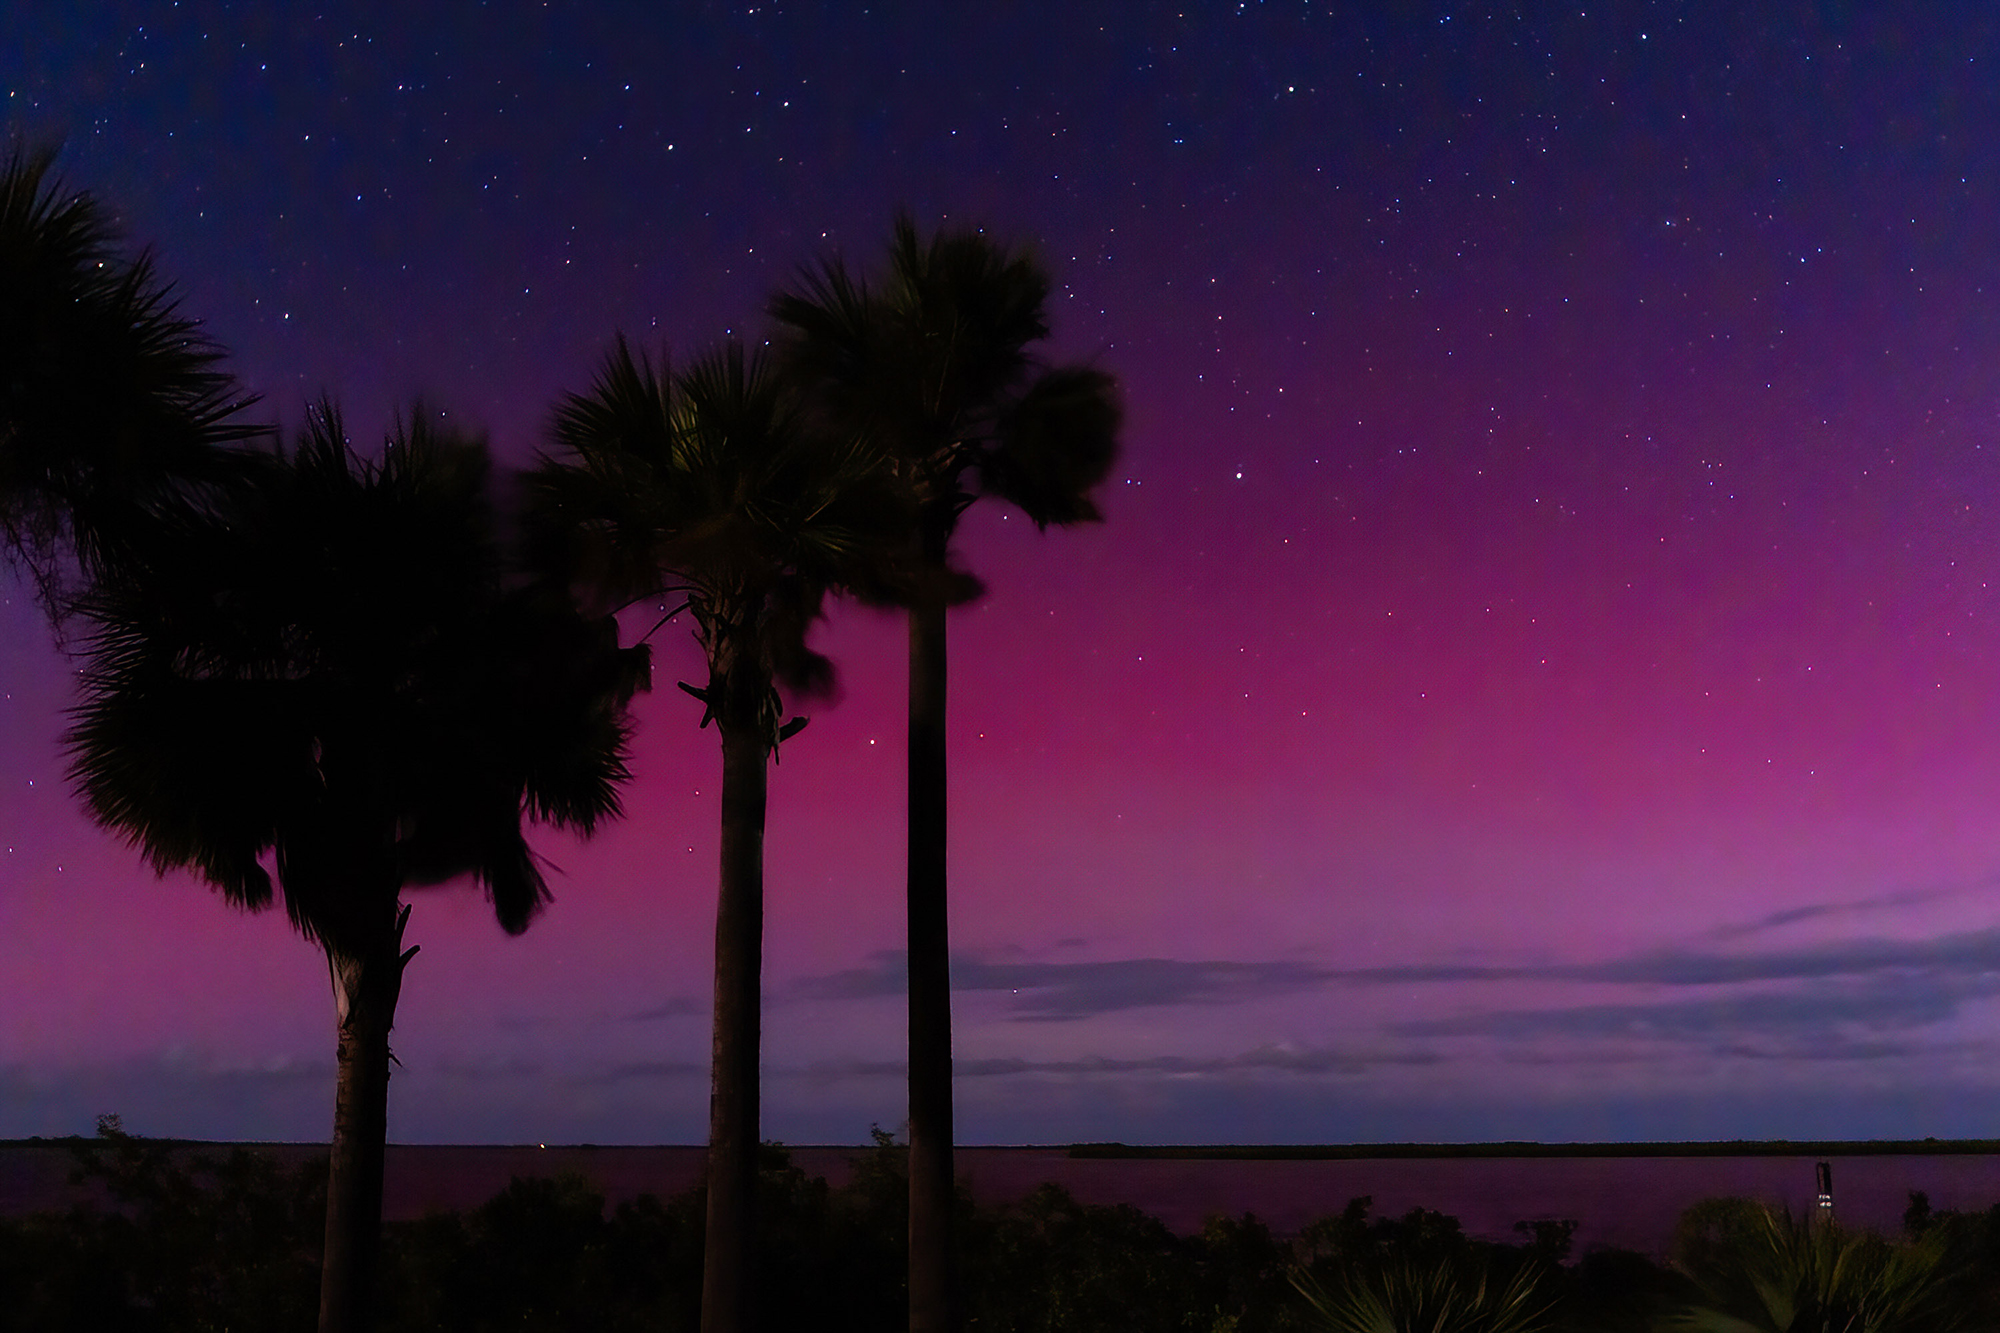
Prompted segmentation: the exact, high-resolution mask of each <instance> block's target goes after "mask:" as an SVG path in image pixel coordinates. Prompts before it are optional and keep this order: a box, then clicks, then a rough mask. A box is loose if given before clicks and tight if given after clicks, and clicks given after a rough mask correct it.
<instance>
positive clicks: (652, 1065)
mask: <svg viewBox="0 0 2000 1333" xmlns="http://www.w3.org/2000/svg"><path fill="white" fill-rule="evenodd" d="M707 1077H708V1066H707V1065H705V1064H702V1063H700V1062H699V1061H695V1060H633V1061H629V1062H627V1063H625V1064H616V1065H610V1066H608V1067H606V1068H604V1069H593V1070H589V1071H586V1072H583V1073H579V1074H573V1075H570V1076H569V1078H568V1079H567V1080H566V1081H567V1082H569V1083H571V1084H575V1085H578V1086H585V1087H604V1086H609V1085H613V1084H620V1083H653V1082H658V1081H660V1080H662V1079H683V1078H707Z"/></svg>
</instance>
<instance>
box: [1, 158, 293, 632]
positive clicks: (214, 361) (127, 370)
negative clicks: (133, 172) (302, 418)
mask: <svg viewBox="0 0 2000 1333" xmlns="http://www.w3.org/2000/svg"><path fill="white" fill-rule="evenodd" d="M53 160H54V159H53V154H50V153H46V152H43V153H30V152H28V151H26V150H25V149H23V148H21V147H19V146H16V147H15V148H14V149H13V150H12V152H11V153H10V155H9V156H8V158H7V160H6V162H5V164H4V165H0V312H4V315H0V364H5V365H7V366H8V367H9V372H8V374H7V375H6V376H5V377H4V379H3V380H0V537H4V539H5V541H6V543H7V546H8V554H9V555H10V557H11V558H13V559H14V560H16V561H17V562H19V563H21V564H23V565H24V566H25V567H26V568H27V569H28V570H29V572H30V573H31V574H32V575H33V577H34V578H35V580H36V583H37V586H38V590H39V591H40V593H41V595H42V599H43V601H44V603H45V605H46V606H47V608H48V609H49V610H50V612H51V613H52V614H54V615H56V616H58V617H61V616H63V615H65V614H67V610H68V606H67V603H68V594H67V592H66V589H67V587H68V586H69V584H70V583H71V582H73V577H72V570H71V563H72V562H73V563H74V566H76V567H78V568H80V570H81V572H83V573H85V574H91V575H95V574H99V573H102V572H103V571H105V570H106V569H109V568H111V567H113V566H114V565H116V564H117V563H118V562H120V561H121V560H123V559H125V558H127V556H128V555H129V554H130V551H131V548H132V547H133V545H134V544H135V543H143V542H144V541H146V540H147V538H146V535H145V533H146V528H147V525H148V522H149V520H150V519H151V518H152V516H153V513H154V509H155V506H156V505H157V504H158V503H159V501H160V500H161V498H162V497H163V496H166V495H169V494H173V493H186V492H190V491H192V492H196V493H207V492H211V491H213V490H215V489H217V488H224V489H226V488H228V487H230V486H233V485H237V484H240V482H241V481H242V479H243V476H244V474H245V472H246V471H247V470H254V468H255V467H256V466H257V465H258V464H257V456H256V455H255V454H254V453H246V452H244V451H242V450H239V449H237V448H234V447H232V446H235V445H238V444H240V443H241V442H243V441H246V440H250V439H253V438H256V437H259V436H262V435H265V434H267V433H268V430H267V428H266V427H263V426H261V425H259V424H255V423H252V422H249V421H248V420H246V418H245V417H244V416H243V413H244V412H245V411H246V410H247V409H248V408H249V407H250V405H251V404H252V403H253V402H254V401H255V399H254V397H252V396H251V395H247V394H245V393H243V392H242V391H241V390H240V389H239V388H237V387H236V385H235V384H234V382H233V381H232V380H231V379H230V377H229V376H228V375H227V374H225V373H224V372H223V371H222V369H221V360H222V355H223V353H222V350H221V349H220V348H219V347H218V346H216V345H215V344H214V343H213V342H211V341H210V340H209V339H208V338H207V337H206V335H205V334H203V333H202V331H201V327H200V325H199V324H198V323H196V322H195V321H194V320H192V319H189V318H188V317H186V316H185V315H183V314H182V313H181V312H180V309H179V306H178V304H177V301H176V299H175V297H174V295H173V292H172V289H171V288H170V287H169V286H167V285H166V284H165V283H164V282H162V281H161V280H160V279H159V277H158V276H157V274H156V273H155V271H154V267H153V262H152V259H151V257H150V256H149V255H145V254H141V255H139V256H138V257H137V258H135V259H131V260H127V259H124V258H122V257H121V256H120V254H119V253H118V249H117V246H116V237H115V235H114V233H113V230H112V228H111V226H110V224H109V221H108V220H107V218H106V217H105V215H104V212H103V210H102V209H101V208H100V206H99V205H98V204H97V202H96V201H95V200H94V199H92V198H91V197H90V196H89V195H87V194H84V193H81V192H73V191H70V190H68V189H67V188H65V187H64V186H63V184H62V183H61V182H60V181H59V180H58V179H57V178H56V177H55V176H54V175H53Z"/></svg>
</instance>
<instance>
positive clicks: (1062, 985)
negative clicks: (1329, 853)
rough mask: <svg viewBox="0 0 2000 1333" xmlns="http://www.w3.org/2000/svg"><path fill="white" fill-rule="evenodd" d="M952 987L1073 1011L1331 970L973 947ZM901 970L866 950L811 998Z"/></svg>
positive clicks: (872, 983) (1235, 991)
mask: <svg viewBox="0 0 2000 1333" xmlns="http://www.w3.org/2000/svg"><path fill="white" fill-rule="evenodd" d="M951 974H952V989H953V990H955V991H967V992H977V991H985V992H1000V991H1005V992H1008V993H1009V994H1010V995H1012V996H1014V997H1016V998H1015V999H1014V1001H1013V1003H1012V1009H1013V1012H1014V1013H1015V1014H1016V1016H1018V1017H1021V1018H1026V1019H1041V1020H1050V1019H1076V1018H1087V1017H1091V1016H1093V1015H1096V1014H1105V1013H1115V1012H1117V1011H1118V1010H1121V1009H1138V1008H1150V1007H1158V1006H1162V1005H1175V1004H1217V1003H1221V1004H1227V1003H1233V1002H1236V1001H1239V1000H1247V999H1254V998H1257V997H1260V996H1265V995H1277V994H1283V993H1286V992H1290V991H1297V990H1303V989H1306V988H1309V987H1312V986H1317V985H1320V984H1322V983H1324V982H1325V981H1327V980H1328V979H1329V978H1331V977H1333V976H1334V975H1335V974H1334V973H1331V972H1329V971H1328V970H1327V969H1325V968H1321V967H1316V966H1314V965H1312V964H1310V963H1301V962H1293V961H1285V960H1277V961H1268V962H1225V961H1212V960H1211V961H1183V960H1181V959H1175V958H1114V959H1109V960H1105V961H1101V962H1082V963H1036V962H994V961H989V960H987V959H985V958H981V957H979V956H978V955H975V954H960V955H956V956H954V957H953V959H952V964H951ZM906 976H907V973H906V971H905V968H904V963H903V954H902V952H901V951H900V950H885V951H883V952H880V953H877V954H874V955H871V957H870V960H869V963H868V965H867V966H865V967H859V968H853V969H850V970H848V971H844V972H836V973H833V974H831V975H829V976H825V977H816V978H807V979H805V980H803V981H801V982H800V983H799V994H800V995H801V996H803V997H805V998H809V999H820V1000H826V999H869V998H875V997H880V996H889V995H902V994H903V993H904V991H905V989H906V986H907V981H906Z"/></svg>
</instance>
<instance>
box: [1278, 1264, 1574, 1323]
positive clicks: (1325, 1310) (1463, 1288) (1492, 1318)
mask: <svg viewBox="0 0 2000 1333" xmlns="http://www.w3.org/2000/svg"><path fill="white" fill-rule="evenodd" d="M1547 1278H1548V1270H1547V1269H1545V1268H1543V1267H1542V1266H1541V1265H1539V1264H1536V1263H1526V1264H1522V1265H1521V1266H1519V1267H1517V1268H1515V1269H1513V1271H1512V1272H1510V1273H1504V1274H1503V1273H1501V1272H1500V1271H1498V1270H1497V1269H1496V1268H1495V1267H1493V1266H1492V1265H1490V1264H1486V1263H1482V1262H1481V1261H1479V1260H1478V1259H1476V1258H1473V1257H1471V1256H1463V1257H1455V1258H1445V1259H1439V1260H1435V1261H1431V1262H1424V1261H1421V1260H1410V1259H1390V1260H1387V1261H1385V1262H1384V1263H1383V1264H1382V1265H1381V1266H1380V1267H1377V1268H1360V1269H1357V1270H1355V1271H1351V1272H1350V1273H1349V1274H1348V1275H1347V1277H1346V1279H1345V1280H1344V1281H1342V1282H1340V1283H1338V1284H1337V1285H1334V1286H1333V1287H1331V1288H1329V1287H1327V1286H1323V1285H1322V1284H1321V1283H1320V1282H1319V1281H1318V1280H1316V1279H1315V1278H1313V1277H1311V1276H1309V1275H1305V1274H1294V1275H1293V1277H1292V1285H1294V1286H1295V1287H1297V1288H1298V1289H1299V1294H1300V1295H1301V1296H1303V1297H1305V1300H1306V1304H1307V1305H1308V1306H1309V1307H1310V1308H1311V1310H1312V1317H1313V1319H1314V1321H1315V1323H1316V1325H1317V1327H1319V1328H1322V1329H1325V1330H1327V1333H1542V1331H1543V1330H1546V1329H1553V1328H1554V1327H1556V1324H1555V1315H1554V1310H1555V1300H1554V1298H1553V1297H1551V1296H1550V1295H1549V1294H1548V1291H1547V1286H1548V1283H1547Z"/></svg>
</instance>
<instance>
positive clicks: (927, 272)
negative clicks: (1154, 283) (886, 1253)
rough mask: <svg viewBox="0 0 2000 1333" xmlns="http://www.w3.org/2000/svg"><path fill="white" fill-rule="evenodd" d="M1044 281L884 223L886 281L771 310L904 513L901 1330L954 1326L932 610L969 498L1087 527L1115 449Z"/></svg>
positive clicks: (821, 277) (941, 649)
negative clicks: (1056, 335)
mask: <svg viewBox="0 0 2000 1333" xmlns="http://www.w3.org/2000/svg"><path fill="white" fill-rule="evenodd" d="M1048 292H1049V278H1048V274H1047V273H1046V272H1045V271H1044V270H1043V269H1042V267H1041V265H1040V264H1039V263H1037V262H1036V260H1035V259H1034V258H1033V257H1032V256H1031V255H1029V254H1028V253H1026V252H1024V251H1020V250H1010V249H1008V248H1006V247H1004V246H1002V245H999V244H997V243H995V242H994V241H993V240H991V239H989V238H988V237H986V236H984V235H982V234H980V233H978V232H971V231H957V232H953V231H940V232H939V233H938V234H936V235H935V236H933V237H932V238H931V239H930V241H929V242H928V243H926V242H924V241H922V240H920V239H919V237H918V235H917V230H916V226H915V224H914V223H913V222H912V221H911V220H910V219H909V217H907V216H899V217H898V218H897V219H896V222H895V227H894V235H893V238H892V240H891V243H890V247H889V264H888V271H887V273H886V275H885V276H884V277H883V279H882V280H881V282H880V283H879V285H876V286H873V287H871V286H870V285H869V284H868V283H866V282H865V281H863V280H861V279H858V278H856V277H854V276H853V275H851V274H850V273H849V272H848V271H847V268H846V266H845V265H844V264H843V263H842V262H841V261H840V260H839V259H837V258H835V259H830V260H827V261H824V262H823V263H821V264H820V265H818V266H817V267H816V268H812V269H809V270H807V271H806V273H805V274H803V275H802V277H801V278H800V280H799V282H798V283H797V285H796V286H795V287H794V288H792V289H791V290H788V291H784V292H781V293H780V294H779V295H778V296H777V297H776V299H775V300H774V301H773V302H772V304H771V313H772V315H773V316H774V317H775V318H776V319H777V320H778V321H779V322H780V323H781V324H782V325H783V326H785V328H786V330H787V331H788V336H787V338H786V340H785V342H784V345H783V350H784V355H785V358H786V361H787V364H788V365H790V366H791V367H793V368H794V370H795V371H796V372H797V373H798V374H799V375H800V376H801V378H802V380H803V381H804V382H805V383H807V384H809V385H810V386H811V388H812V392H813V394H814V398H815V401H816V403H817V405H818V407H819V410H820V411H822V412H823V413H824V414H825V417H826V418H827V420H829V421H830V422H832V423H835V424H837V425H838V426H840V427H842V428H844V429H846V430H848V431H851V432H853V433H855V434H857V435H859V436H861V437H863V438H866V439H869V440H871V441H874V442H875V443H876V444H877V446H878V447H880V448H882V449H884V450H885V451H886V452H887V453H888V454H889V455H890V457H891V458H892V459H893V460H894V462H895V466H896V469H897V472H898V475H899V477H900V479H901V480H902V481H903V483H904V484H905V485H906V486H907V487H908V488H909V490H910V493H911V494H912V496H913V497H914V503H915V505H916V524H915V527H914V530H913V533H914V535H913V538H912V548H913V549H912V550H911V551H910V552H909V565H908V570H907V571H906V575H905V577H904V580H903V583H902V586H901V587H900V588H899V589H896V590H895V591H896V593H897V595H898V596H899V597H900V600H902V601H903V602H905V603H906V604H907V606H908V607H909V621H910V701H909V708H910V731H909V871H908V874H909V880H908V899H909V907H908V912H909V922H908V932H909V935H908V939H909V953H908V961H909V982H910V1000H909V1023H910V1328H911V1330H912V1333H944V1331H945V1330H955V1329H956V1327H957V1325H958V1318H959V1316H958V1312H957V1300H956V1296H955V1283H954V1281H953V1277H952V1273H951V1255H952V1239H951V1229H952V1227H951V1210H952V1165H951V1150H952V1094H951V971H950V961H949V949H950V934H949V926H948V916H947V910H946V866H945V832H946V830H945V809H946V803H945V783H946V764H945V694H946V654H945V608H946V607H947V606H949V605H951V604H953V603H954V602H958V601H963V600H966V599H967V598H969V597H970V596H973V595H976V592H977V589H978V584H977V581H976V580H974V579H972V578H971V577H970V576H969V575H967V574H965V573H963V572H962V571H960V570H958V569H956V568H955V567H954V565H953V562H952V552H951V538H952V534H953V532H954V531H955V530H956V528H957V526H958V519H959V516H960V515H961V514H963V513H964V512H965V510H966V508H967V507H968V506H969V505H971V504H972V503H973V502H974V501H975V500H977V499H979V498H980V497H982V496H992V497H995V498H998V499H1003V500H1007V501H1010V502H1012V503H1014V504H1016V505H1018V506H1019V507H1020V508H1021V509H1022V510H1024V511H1025V512H1026V513H1027V515H1028V516H1029V517H1030V518H1032V519H1033V520H1034V521H1035V523H1036V525H1037V526H1038V527H1043V528H1046V527H1047V526H1048V525H1049V524H1051V523H1056V524H1065V525H1067V524H1071V523H1080V522H1092V521H1096V520H1098V519H1100V518H1101V517H1102V515H1101V514H1100V513H1099V512H1098V509H1097V506H1096V505H1095V504H1094V503H1092V501H1091V499H1090V491H1091V489H1092V488H1093V487H1095V486H1096V485H1097V484H1098V483H1099V482H1100V481H1102V480H1103V479H1104V476H1105V474H1106V473H1107V472H1108V471H1109V470H1110V467H1111V464H1112V461H1113V459H1114V458H1115V457H1116V453H1117V435H1118V427H1119V421H1120V411H1119V406H1118V402H1117V398H1116V385H1115V383H1114V381H1113V380H1112V378H1111V376H1109V375H1108V374H1106V373H1104V372H1103V371H1101V370H1097V369H1095V368H1092V367H1088V366H1064V367H1057V368H1048V367H1045V366H1043V365H1041V364H1039V363H1038V362H1037V361H1036V360H1035V358H1034V356H1033V355H1032V353H1031V352H1030V350H1029V349H1030V346H1031V344H1033V343H1035V342H1038V341H1039V340H1041V339H1043V338H1045V337H1047V336H1048V332H1049V326H1048V316H1047V303H1048Z"/></svg>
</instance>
